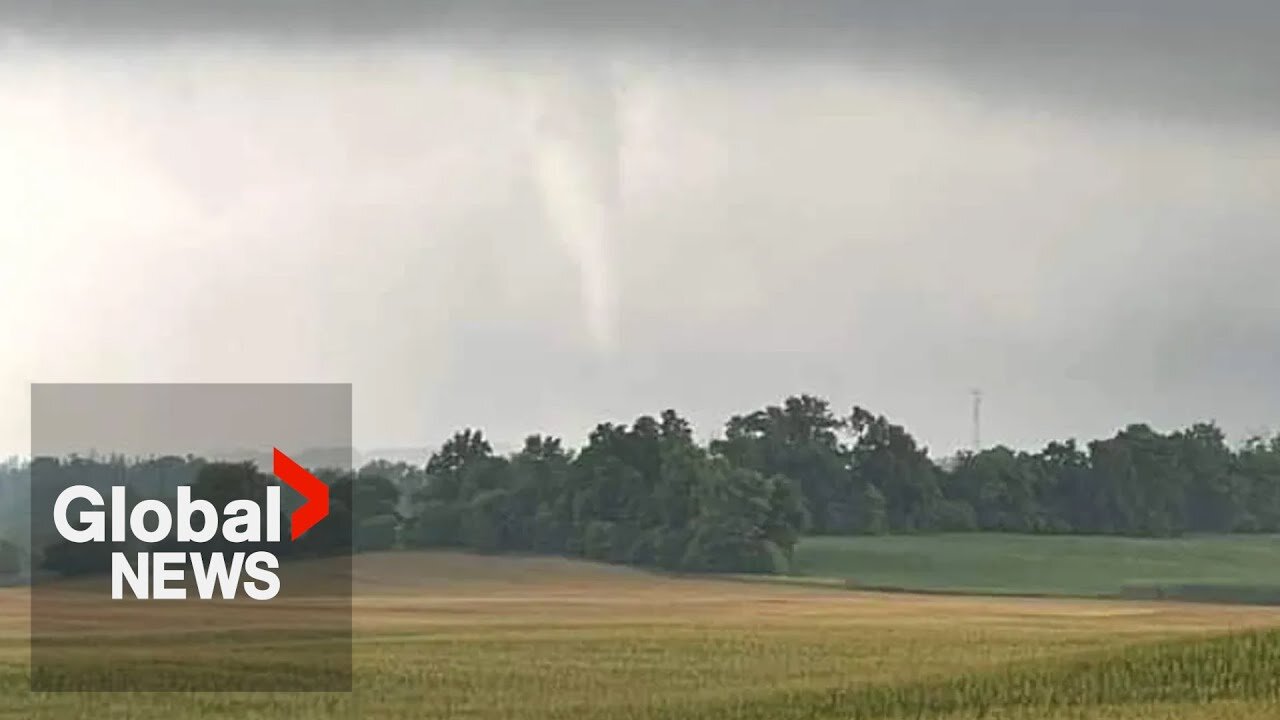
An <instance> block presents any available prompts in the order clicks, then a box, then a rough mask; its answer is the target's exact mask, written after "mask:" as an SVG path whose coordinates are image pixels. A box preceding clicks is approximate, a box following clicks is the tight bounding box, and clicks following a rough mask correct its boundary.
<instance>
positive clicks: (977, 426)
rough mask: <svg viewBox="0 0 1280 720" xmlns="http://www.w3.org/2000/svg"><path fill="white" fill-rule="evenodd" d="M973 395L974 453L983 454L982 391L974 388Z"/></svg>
mask: <svg viewBox="0 0 1280 720" xmlns="http://www.w3.org/2000/svg"><path fill="white" fill-rule="evenodd" d="M970 392H971V394H972V395H973V452H974V453H979V452H982V390H979V389H978V388H974V389H973V390H971V391H970Z"/></svg>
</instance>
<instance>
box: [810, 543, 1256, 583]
mask: <svg viewBox="0 0 1280 720" xmlns="http://www.w3.org/2000/svg"><path fill="white" fill-rule="evenodd" d="M793 573H794V574H797V575H804V576H810V577H818V578H839V579H844V580H848V581H850V583H851V584H853V585H856V586H861V587H883V588H903V589H909V590H930V591H962V592H975V593H999V594H1047V595H1066V596H1117V595H1123V594H1125V593H1126V589H1127V588H1130V589H1132V588H1135V587H1138V586H1156V585H1159V586H1175V585H1210V586H1222V587H1271V588H1280V537H1276V536H1269V535H1268V536H1231V537H1226V536H1207V537H1192V538H1185V539H1138V538H1115V537H1086V536H1081V537H1074V536H1033V535H999V534H989V533H959V534H946V535H922V536H884V537H858V538H848V537H815V538H806V539H804V540H803V541H801V542H800V544H799V546H798V547H797V548H796V553H795V560H794V563H793Z"/></svg>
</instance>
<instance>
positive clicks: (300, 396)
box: [30, 384, 352, 693]
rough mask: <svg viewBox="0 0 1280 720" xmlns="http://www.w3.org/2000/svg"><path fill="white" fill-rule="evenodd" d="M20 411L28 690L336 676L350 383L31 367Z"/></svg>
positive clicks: (345, 664) (343, 654)
mask: <svg viewBox="0 0 1280 720" xmlns="http://www.w3.org/2000/svg"><path fill="white" fill-rule="evenodd" d="M31 425H32V426H31V445H32V448H31V457H32V466H31V537H30V539H31V542H30V562H31V564H30V567H31V569H32V587H31V611H30V612H31V683H30V684H31V689H32V690H33V691H37V692H108V691H139V692H161V691H181V692H253V691H269V692H344V693H349V692H350V691H351V685H352V667H351V665H352V662H351V650H352V645H351V636H352V603H351V599H352V573H351V550H352V542H351V522H350V506H351V498H350V487H351V485H350V483H344V482H342V481H343V480H344V479H347V478H349V477H350V475H351V454H352V448H351V386H350V385H345V384H38V385H33V386H32V388H31ZM304 493H306V495H308V496H309V497H304ZM322 511H323V512H322ZM166 518H167V519H166ZM303 526H307V527H306V529H305V532H303V533H302V534H301V535H300V536H298V537H297V538H294V537H293V534H294V533H293V531H294V530H296V529H301V528H303Z"/></svg>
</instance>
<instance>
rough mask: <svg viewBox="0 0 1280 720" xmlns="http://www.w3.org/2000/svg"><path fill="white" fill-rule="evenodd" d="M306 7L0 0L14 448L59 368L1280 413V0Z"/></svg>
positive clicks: (494, 391)
mask: <svg viewBox="0 0 1280 720" xmlns="http://www.w3.org/2000/svg"><path fill="white" fill-rule="evenodd" d="M285 5H295V6H296V4H288V3H278V4H274V5H265V4H262V3H248V2H227V3H221V4H214V5H210V4H208V3H202V4H201V6H203V7H212V8H214V9H210V10H202V11H201V12H199V13H196V12H193V11H191V10H190V8H192V7H194V5H193V4H190V3H186V4H184V3H175V2H168V3H161V2H158V1H157V2H149V3H133V4H131V5H130V4H124V5H120V4H116V5H113V6H112V7H113V8H117V9H115V10H112V11H110V12H107V11H103V10H100V9H99V8H101V7H103V6H102V4H95V3H88V2H87V0H82V2H77V3H73V2H49V3H23V4H22V5H21V6H18V5H12V6H7V5H5V4H3V3H0V8H5V9H4V10H0V27H4V26H8V27H10V28H13V29H12V30H11V31H10V32H9V33H7V37H8V38H9V41H8V43H7V44H6V45H0V48H3V49H0V57H2V58H3V60H2V61H0V108H3V110H0V130H2V131H0V157H4V158H7V159H9V161H6V162H5V164H4V165H3V169H0V326H3V327H5V328H6V329H8V331H9V332H7V333H6V335H7V337H8V338H9V339H10V342H11V344H12V345H13V347H11V348H10V349H8V350H6V352H5V353H4V354H3V355H2V356H0V405H2V406H3V407H5V408H6V411H5V412H4V413H3V414H0V452H3V451H5V450H9V449H12V450H13V451H21V450H22V449H23V448H24V447H25V445H26V443H27V435H26V433H27V428H26V425H27V421H28V418H27V413H26V411H25V406H26V403H27V397H28V396H27V388H26V383H27V382H30V381H285V380H298V381H338V382H347V381H350V382H352V383H353V384H354V407H355V410H354V421H355V438H356V443H357V444H358V445H359V446H361V447H365V448H369V447H378V446H403V445H410V444H423V443H425V444H434V443H436V442H438V441H439V439H441V437H442V436H443V435H445V434H446V433H448V432H449V431H451V430H452V429H454V428H456V427H459V426H461V425H464V424H475V425H480V426H482V427H485V428H487V429H490V430H491V432H492V433H493V434H495V435H496V436H497V438H498V439H499V440H500V441H503V442H504V444H505V443H511V442H514V441H515V440H516V439H518V436H519V435H520V434H521V433H523V432H525V431H534V430H546V431H551V432H557V433H563V434H566V435H567V436H568V437H569V438H570V439H571V440H573V441H575V442H576V441H578V440H579V439H580V438H581V437H582V435H583V434H584V433H585V431H586V430H587V429H588V427H589V425H590V424H591V423H593V422H595V421H597V420H602V419H606V418H613V419H629V418H632V417H634V416H635V415H636V414H639V413H641V412H657V411H659V410H661V409H663V408H665V407H668V406H674V407H677V408H679V409H681V410H683V411H686V412H688V413H689V414H690V415H691V416H692V417H693V419H694V420H695V422H696V423H697V424H698V426H699V428H700V430H701V431H702V432H703V433H704V434H709V433H712V432H714V431H716V430H717V428H718V424H719V423H720V422H721V421H722V420H723V419H724V418H725V417H726V416H727V415H729V414H731V413H733V412H741V411H746V410H750V409H752V408H754V407H756V406H759V405H761V404H764V403H767V402H776V401H778V400H779V399H781V398H782V397H783V396H784V395H786V394H789V393H794V392H806V391H807V392H816V393H819V394H822V395H825V396H827V397H829V398H830V399H831V400H832V401H833V402H835V403H836V405H837V406H838V407H841V408H844V407H847V406H848V405H851V404H853V403H859V404H864V405H867V406H869V407H871V408H872V409H874V410H877V411H880V412H885V413H887V414H890V415H891V416H893V417H894V418H895V419H897V420H899V421H901V422H904V423H906V424H907V425H908V426H909V427H910V428H912V429H913V430H915V431H916V432H917V434H918V435H919V436H920V437H921V438H922V440H923V441H925V442H926V443H927V444H929V445H930V446H931V447H933V448H934V449H935V450H938V451H944V452H945V451H950V450H952V449H954V448H955V447H957V446H959V445H961V444H963V443H965V442H966V441H967V438H968V433H969V428H968V391H969V389H970V388H971V387H973V386H981V387H982V388H983V389H984V390H985V391H986V394H987V398H988V399H987V402H986V405H985V407H986V418H985V422H984V435H985V437H986V439H987V440H988V441H992V442H1000V441H1003V442H1008V443H1011V444H1015V445H1037V444H1039V443H1041V442H1043V441H1044V440H1046V439H1048V438H1053V437H1063V436H1072V435H1075V436H1080V437H1092V436H1096V435H1101V434H1107V433H1110V432H1112V431H1113V430H1114V429H1115V428H1116V427H1118V426H1120V425H1122V424H1124V423H1126V422H1129V421H1134V420H1144V421H1150V422H1153V423H1155V424H1157V425H1160V426H1166V427H1168V426H1174V425H1180V424H1184V423H1188V422H1192V421H1195V420H1199V419H1217V420H1218V421H1220V422H1221V423H1222V424H1223V425H1224V426H1226V427H1227V429H1228V430H1229V431H1231V432H1232V433H1233V434H1234V435H1236V436H1239V435H1241V434H1243V433H1246V432H1249V431H1253V430H1257V429H1262V428H1265V427H1275V426H1277V425H1280V422H1278V421H1277V418H1280V412H1278V411H1277V409H1276V408H1280V378H1278V377H1277V376H1276V374H1275V372H1274V368H1275V367H1277V366H1278V363H1280V289H1277V286H1276V284H1275V282H1274V279H1273V278H1274V268H1275V267H1280V242H1278V239H1280V238H1277V228H1278V227H1280V222H1278V221H1280V133H1278V129H1280V80H1277V79H1276V78H1275V72H1274V68H1276V67H1280V49H1278V48H1277V45H1276V43H1274V42H1273V39H1274V38H1275V37H1277V36H1280V8H1278V7H1277V6H1276V5H1275V4H1274V3H1264V2H1247V3H1246V2H1238V3H1225V4H1223V3H1219V4H1214V5H1212V6H1211V7H1210V6H1209V5H1208V4H1203V3H1190V2H1184V1H1181V0H1180V1H1179V2H1169V3H1154V2H1144V3H1136V2H1120V3H1101V2H1085V3H1071V4H1065V3H1049V2H1020V3H1013V2H1004V1H999V2H998V1H997V0H978V1H977V2H970V3H963V4H961V3H943V2H941V0H935V1H933V2H914V3H912V2H900V3H869V2H868V3H837V2H818V1H817V0H805V1H803V2H792V3H787V4H781V3H777V4H774V3H769V4H765V3H750V2H748V3H733V4H730V3H725V2H701V3H694V4H691V5H690V4H687V3H681V4H679V5H677V4H675V3H673V2H665V1H658V2H649V3H635V2H629V3H625V4H624V3H612V4H611V3H597V4H594V5H592V8H594V9H593V10H591V11H590V12H589V14H586V15H583V14H581V13H578V14H569V13H567V12H566V11H565V8H567V7H570V5H569V4H568V3H547V2H542V3H516V2H514V1H513V2H510V3H495V2H481V3H476V2H472V3H455V4H453V5H451V6H445V5H442V4H430V3H419V4H409V3H391V2H381V3H373V4H372V5H370V4H367V3H366V4H363V5H362V10H361V11H360V12H359V13H355V12H353V11H351V10H350V9H349V8H350V5H345V4H339V3H336V2H335V3H329V4H325V5H323V6H319V7H317V6H309V8H312V9H309V10H308V12H307V14H306V15H305V16H300V15H296V14H295V13H294V12H293V11H289V12H286V11H284V10H278V8H280V7H282V6H285ZM731 5H732V10H730V6H731ZM784 6H785V7H786V8H787V10H786V11H785V12H784V11H783V10H780V9H778V8H781V7H784ZM120 7H131V8H132V9H128V10H119V9H118V8H120ZM264 7H266V8H268V9H267V10H263V9H262V8H264ZM344 7H345V8H348V9H343V8H344ZM960 7H963V8H964V9H963V10H960V9H959V8H960ZM184 8H185V9H184ZM273 8H274V9H273ZM677 8H681V9H679V10H677ZM286 17H287V18H288V20H287V21H286V20H284V19H283V18H286ZM587 276H591V277H595V278H596V281H595V283H594V284H593V283H592V282H587V281H584V279H583V278H584V277H587ZM584 306H598V307H596V308H595V310H590V309H584ZM593 313H594V314H593ZM601 318H605V319H601ZM605 325H607V328H606V329H601V327H603V326H605ZM593 328H594V329H593ZM10 409H15V411H13V412H11V411H10Z"/></svg>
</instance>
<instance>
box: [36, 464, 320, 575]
mask: <svg viewBox="0 0 1280 720" xmlns="http://www.w3.org/2000/svg"><path fill="white" fill-rule="evenodd" d="M272 472H273V474H274V475H275V476H276V477H277V478H279V479H280V481H281V482H282V483H284V484H285V485H288V486H289V487H290V488H292V489H293V490H295V491H297V492H298V493H299V494H301V495H302V496H303V498H304V499H305V500H306V502H305V503H304V504H303V505H302V506H300V507H298V508H297V509H296V510H294V511H293V513H292V514H290V516H289V530H290V537H289V539H290V540H291V541H296V540H297V539H298V538H300V537H302V535H303V534H305V533H306V532H307V531H308V530H310V529H311V528H313V527H315V525H316V524H317V523H319V522H320V521H321V520H323V519H324V518H325V517H327V516H328V514H329V486H328V485H326V484H325V483H323V482H321V481H320V480H319V479H317V478H316V477H315V476H314V475H312V474H311V473H310V472H308V471H307V470H306V469H305V468H303V467H302V466H301V465H299V464H298V463H296V462H294V460H293V459H292V458H290V457H289V456H288V455H285V454H284V453H283V452H281V451H280V450H279V449H278V448H273V449H272ZM280 493H281V488H280V486H276V485H272V486H268V487H267V488H266V497H265V501H263V502H259V501H257V500H253V499H248V498H241V499H236V500H232V501H230V502H227V503H226V504H225V505H224V506H223V507H222V508H218V507H216V506H215V505H214V504H213V503H212V502H210V501H208V500H204V499H199V498H193V497H192V493H191V487H190V486H187V485H183V486H180V487H178V488H177V503H176V504H175V506H174V508H173V509H170V507H169V506H168V505H167V504H165V503H164V502H162V501H160V500H155V499H148V500H141V501H139V502H138V503H136V504H135V505H134V506H133V507H132V508H131V509H130V508H127V507H126V505H127V500H126V498H127V492H126V488H125V486H122V485H114V486H112V487H111V489H110V493H109V496H110V498H109V500H110V501H109V502H108V499H107V498H104V497H103V496H102V493H100V492H99V491H98V490H96V489H94V488H92V487H90V486H88V485H72V486H70V487H67V488H66V489H64V490H63V491H62V492H61V493H59V494H58V498H57V500H56V501H55V503H54V508H53V521H54V526H55V527H56V529H57V531H58V534H59V535H61V536H62V538H63V539H64V540H66V541H68V542H70V543H76V544H91V543H97V544H103V543H108V542H110V543H126V542H128V541H129V540H130V537H132V538H133V539H134V540H137V541H139V542H142V543H147V544H156V543H162V542H166V541H169V540H176V541H177V542H178V543H183V544H194V545H197V546H198V545H208V544H210V543H213V542H215V541H216V540H219V539H221V540H222V543H219V546H224V544H230V545H241V546H256V545H259V544H262V543H278V542H280V541H281V529H280V507H281V498H280ZM73 516H74V517H76V519H77V520H78V523H79V527H77V526H76V525H74V524H73V523H72V520H71V518H72V517H73ZM188 568H189V569H190V573H191V579H192V580H194V585H195V592H196V595H197V596H198V597H199V599H201V600H213V599H215V598H216V597H221V598H222V599H224V600H233V599H236V598H237V597H238V591H240V590H243V592H244V595H245V596H246V597H248V598H250V599H252V600H271V599H273V598H275V597H276V596H277V595H278V594H279V592H280V576H279V575H278V573H277V571H278V570H279V569H280V560H279V558H278V557H277V556H276V554H275V553H273V552H271V551H269V550H254V551H252V552H243V551H230V552H227V551H221V550H218V551H214V550H210V551H200V550H192V551H187V552H174V551H158V552H150V551H143V552H132V553H131V552H124V551H113V552H112V553H111V598H112V599H113V600H121V599H125V598H126V590H127V592H128V596H129V597H132V599H137V600H186V599H188V597H189V592H188V583H187V578H188V575H187V571H188ZM245 578H247V579H245Z"/></svg>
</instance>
